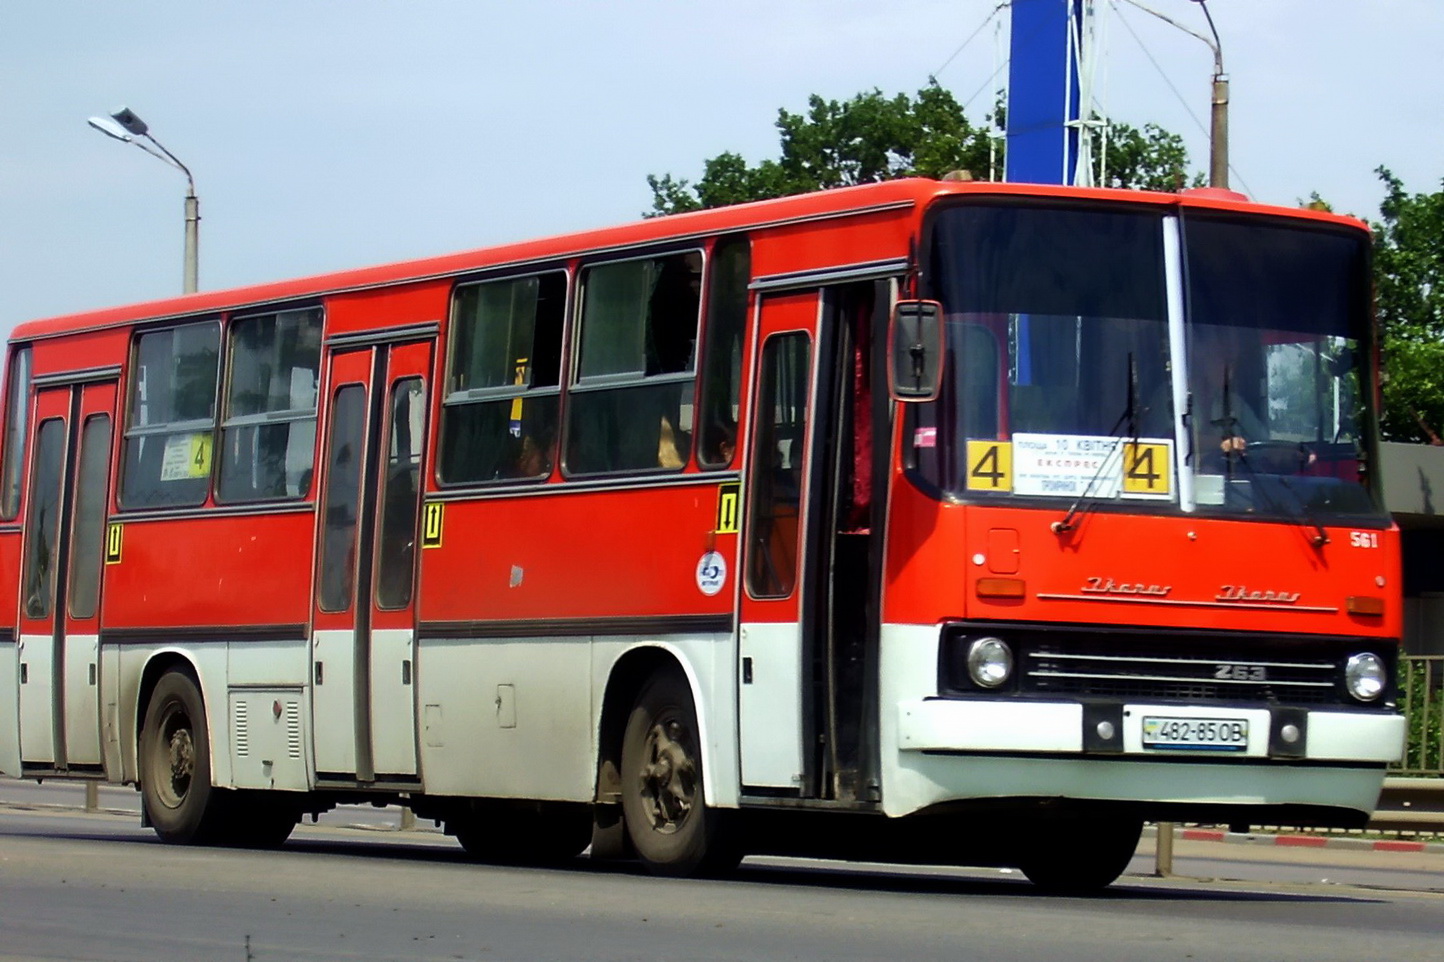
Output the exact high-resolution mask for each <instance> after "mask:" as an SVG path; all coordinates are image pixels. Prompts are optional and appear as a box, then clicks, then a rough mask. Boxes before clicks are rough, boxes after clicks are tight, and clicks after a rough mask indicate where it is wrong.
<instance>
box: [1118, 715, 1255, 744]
mask: <svg viewBox="0 0 1444 962" xmlns="http://www.w3.org/2000/svg"><path fill="white" fill-rule="evenodd" d="M1143 747H1144V748H1163V749H1185V750H1189V751H1205V752H1241V751H1243V750H1244V749H1246V748H1248V719H1246V718H1160V717H1150V716H1144V719H1143Z"/></svg>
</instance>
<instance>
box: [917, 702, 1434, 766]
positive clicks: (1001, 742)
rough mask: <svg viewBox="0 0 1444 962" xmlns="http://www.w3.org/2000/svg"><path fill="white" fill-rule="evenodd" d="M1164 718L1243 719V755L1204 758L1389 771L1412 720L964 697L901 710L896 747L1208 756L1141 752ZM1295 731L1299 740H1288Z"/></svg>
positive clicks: (1388, 715)
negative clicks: (1147, 723)
mask: <svg viewBox="0 0 1444 962" xmlns="http://www.w3.org/2000/svg"><path fill="white" fill-rule="evenodd" d="M1157 716H1164V717H1187V716H1206V717H1208V718H1210V719H1220V720H1246V721H1247V722H1248V728H1249V734H1248V741H1247V744H1246V746H1245V747H1243V748H1241V749H1239V750H1235V751H1229V752H1227V753H1226V754H1224V753H1216V752H1210V753H1207V754H1209V755H1211V756H1215V757H1219V756H1221V757H1222V758H1224V759H1249V760H1260V759H1276V760H1279V761H1285V760H1287V761H1291V762H1299V761H1305V762H1315V761H1316V762H1326V763H1333V764H1337V763H1354V764H1365V765H1386V764H1389V763H1391V762H1396V761H1398V760H1399V759H1400V757H1402V754H1403V750H1404V738H1405V719H1404V717H1403V716H1402V715H1399V714H1395V713H1388V712H1355V711H1329V710H1322V709H1302V708H1230V707H1222V706H1213V705H1210V706H1207V707H1204V706H1181V705H1178V704H1149V703H1137V704H1134V703H1127V702H1100V703H1081V702H1076V701H1060V702H1050V701H1032V700H1026V701H1020V700H1018V699H1007V700H1002V699H958V698H926V699H919V700H915V701H905V702H901V703H900V704H899V705H898V707H897V736H898V737H897V746H898V749H899V750H900V751H903V752H945V753H962V754H1009V755H1018V754H1022V755H1060V756H1068V755H1072V756H1095V755H1096V756H1099V757H1103V758H1113V759H1118V758H1147V759H1149V760H1151V761H1167V760H1169V759H1175V760H1178V761H1189V762H1192V761H1199V760H1200V758H1201V756H1202V755H1203V754H1205V753H1203V752H1200V751H1199V750H1197V749H1176V748H1153V747H1145V746H1144V744H1143V734H1142V728H1143V719H1144V718H1145V717H1157ZM1101 722H1109V723H1110V725H1111V727H1112V732H1113V735H1112V737H1111V738H1106V739H1105V738H1101V737H1100V735H1099V729H1100V723H1101ZM1288 726H1291V727H1292V729H1293V732H1295V733H1297V734H1296V735H1294V737H1291V738H1289V737H1285V729H1286V727H1288ZM1105 730H1106V729H1105ZM1290 734H1292V733H1290Z"/></svg>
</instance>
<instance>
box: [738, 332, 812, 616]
mask: <svg viewBox="0 0 1444 962" xmlns="http://www.w3.org/2000/svg"><path fill="white" fill-rule="evenodd" d="M811 354H812V351H811V344H810V343H809V342H808V339H807V335H806V334H803V333H801V332H798V333H793V334H778V335H775V336H773V337H771V338H769V339H768V341H767V343H766V344H765V345H764V346H763V348H762V367H761V369H760V371H759V373H758V375H757V376H758V379H759V383H758V394H757V415H756V425H757V427H756V434H755V436H754V438H753V445H754V447H753V452H752V483H751V490H750V491H749V493H748V502H749V504H748V511H747V531H748V547H747V590H748V591H749V592H750V593H751V594H752V596H753V597H754V598H786V597H787V596H789V595H791V594H792V590H793V588H794V587H796V585H797V547H798V543H799V535H800V532H799V530H798V525H799V523H800V521H801V517H802V484H803V477H802V465H803V445H804V444H806V443H807V420H808V415H807V411H808V401H809V385H808V380H809V378H810V377H811V373H812V362H811Z"/></svg>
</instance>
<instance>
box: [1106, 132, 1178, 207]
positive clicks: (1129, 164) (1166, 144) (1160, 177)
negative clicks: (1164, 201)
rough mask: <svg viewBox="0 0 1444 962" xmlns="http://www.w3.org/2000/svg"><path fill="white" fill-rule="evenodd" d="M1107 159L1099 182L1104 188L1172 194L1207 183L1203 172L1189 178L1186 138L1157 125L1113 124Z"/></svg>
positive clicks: (1109, 137)
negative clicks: (1131, 125) (1184, 141)
mask: <svg viewBox="0 0 1444 962" xmlns="http://www.w3.org/2000/svg"><path fill="white" fill-rule="evenodd" d="M1103 161H1104V163H1103V177H1102V178H1101V179H1100V181H1099V184H1100V186H1103V187H1119V188H1122V189H1124V190H1159V191H1164V192H1166V193H1171V192H1173V191H1177V190H1179V189H1181V188H1184V187H1200V186H1202V185H1203V175H1202V174H1197V173H1196V174H1194V175H1193V177H1192V179H1190V178H1189V177H1188V148H1186V147H1184V146H1183V138H1182V137H1180V136H1179V135H1178V134H1175V133H1171V132H1169V131H1167V130H1164V129H1163V128H1162V127H1160V126H1158V125H1157V124H1144V125H1143V129H1142V130H1139V129H1138V128H1136V127H1130V126H1129V125H1128V124H1110V125H1109V128H1108V147H1107V149H1106V151H1105V152H1104V155H1103Z"/></svg>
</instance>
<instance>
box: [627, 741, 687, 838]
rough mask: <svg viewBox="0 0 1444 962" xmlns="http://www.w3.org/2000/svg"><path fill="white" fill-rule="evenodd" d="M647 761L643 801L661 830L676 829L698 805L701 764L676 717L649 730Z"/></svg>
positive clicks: (654, 825)
mask: <svg viewBox="0 0 1444 962" xmlns="http://www.w3.org/2000/svg"><path fill="white" fill-rule="evenodd" d="M646 757H647V763H646V764H645V765H644V766H643V767H642V773H641V774H642V801H643V804H644V805H645V806H646V810H647V814H648V816H650V818H651V820H652V827H653V828H654V829H656V830H657V831H659V832H663V833H670V832H675V831H676V830H677V829H678V827H679V826H680V825H681V824H682V822H684V821H685V820H686V818H687V815H688V814H689V813H690V812H691V811H692V807H693V805H694V804H696V792H697V764H696V761H695V760H694V759H693V758H692V756H691V755H690V754H689V753H688V751H687V746H686V743H685V741H684V731H683V729H682V726H681V724H680V723H678V722H677V721H675V720H669V721H665V722H659V723H657V724H655V725H653V726H652V728H651V730H650V731H649V732H648V733H647V754H646Z"/></svg>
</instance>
